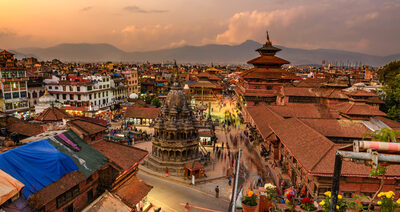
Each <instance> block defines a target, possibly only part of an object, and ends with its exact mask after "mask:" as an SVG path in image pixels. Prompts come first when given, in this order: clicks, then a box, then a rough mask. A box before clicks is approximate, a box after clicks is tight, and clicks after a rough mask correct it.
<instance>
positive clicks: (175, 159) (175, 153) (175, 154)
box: [174, 151, 176, 161]
mask: <svg viewBox="0 0 400 212" xmlns="http://www.w3.org/2000/svg"><path fill="white" fill-rule="evenodd" d="M174 161H176V151H174Z"/></svg>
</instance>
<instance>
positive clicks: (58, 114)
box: [35, 107, 71, 122]
mask: <svg viewBox="0 0 400 212" xmlns="http://www.w3.org/2000/svg"><path fill="white" fill-rule="evenodd" d="M69 117H71V116H70V115H69V114H68V113H67V112H65V111H63V110H61V109H58V108H56V107H49V108H46V109H45V110H44V111H43V112H41V113H39V114H38V115H37V116H36V117H35V120H37V121H41V122H57V121H62V120H63V119H65V118H69Z"/></svg>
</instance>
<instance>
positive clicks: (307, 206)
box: [300, 197, 317, 211]
mask: <svg viewBox="0 0 400 212" xmlns="http://www.w3.org/2000/svg"><path fill="white" fill-rule="evenodd" d="M300 210H301V211H315V210H317V207H315V205H314V201H313V200H312V199H310V198H309V197H304V198H303V199H302V200H301V201H300Z"/></svg>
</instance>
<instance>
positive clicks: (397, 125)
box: [375, 116, 400, 130]
mask: <svg viewBox="0 0 400 212" xmlns="http://www.w3.org/2000/svg"><path fill="white" fill-rule="evenodd" d="M375 118H377V119H379V120H380V121H382V122H383V123H385V124H386V125H388V126H389V127H390V128H392V129H393V130H400V122H398V121H395V120H390V119H388V118H385V117H382V116H377V117H375Z"/></svg>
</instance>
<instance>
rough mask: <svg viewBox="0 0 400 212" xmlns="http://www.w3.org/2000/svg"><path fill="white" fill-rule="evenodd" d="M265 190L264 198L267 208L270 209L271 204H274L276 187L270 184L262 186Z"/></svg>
mask: <svg viewBox="0 0 400 212" xmlns="http://www.w3.org/2000/svg"><path fill="white" fill-rule="evenodd" d="M264 188H265V196H266V197H267V201H268V202H267V208H268V209H269V208H271V206H272V203H276V201H275V199H276V186H274V185H272V184H271V183H267V184H265V185H264Z"/></svg>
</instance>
